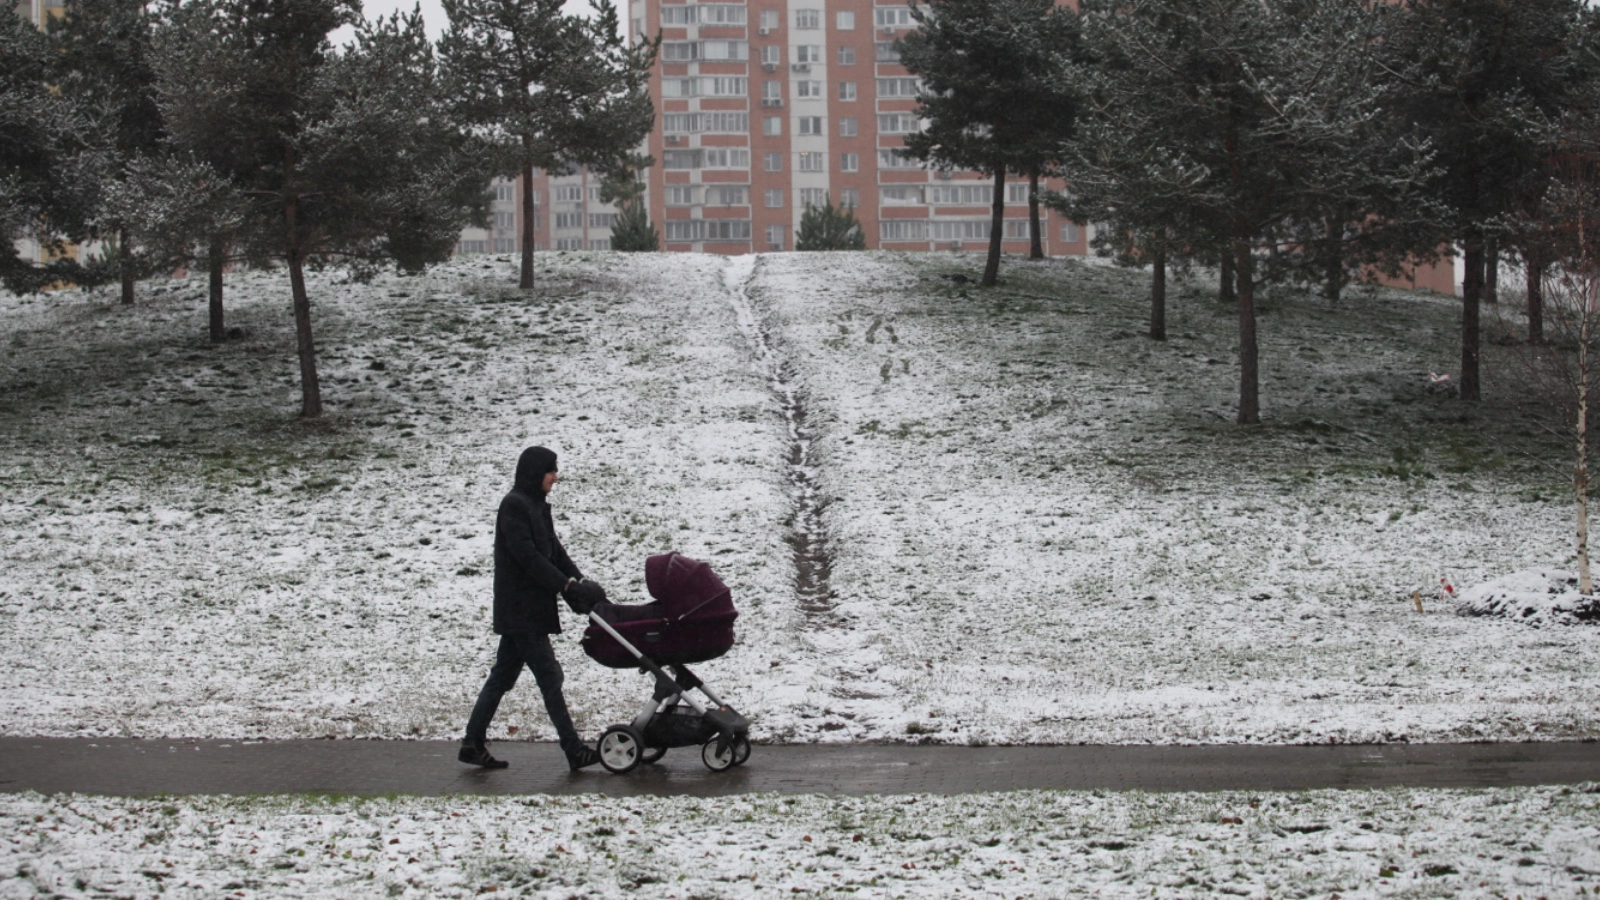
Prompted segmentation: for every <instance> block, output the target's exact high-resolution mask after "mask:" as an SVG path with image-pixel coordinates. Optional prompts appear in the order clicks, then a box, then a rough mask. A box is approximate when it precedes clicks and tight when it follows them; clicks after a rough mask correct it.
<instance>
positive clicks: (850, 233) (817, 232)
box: [794, 198, 867, 250]
mask: <svg viewBox="0 0 1600 900" xmlns="http://www.w3.org/2000/svg"><path fill="white" fill-rule="evenodd" d="M794 248H795V249H796V250H865V249H867V238H866V235H864V234H862V233H861V223H860V222H857V221H856V214H855V210H854V209H853V208H852V207H849V206H839V207H836V206H834V205H833V200H832V198H826V199H824V200H823V202H822V205H821V206H817V205H816V204H812V203H807V204H806V208H805V212H803V213H801V214H800V230H799V232H797V233H796V234H795V240H794Z"/></svg>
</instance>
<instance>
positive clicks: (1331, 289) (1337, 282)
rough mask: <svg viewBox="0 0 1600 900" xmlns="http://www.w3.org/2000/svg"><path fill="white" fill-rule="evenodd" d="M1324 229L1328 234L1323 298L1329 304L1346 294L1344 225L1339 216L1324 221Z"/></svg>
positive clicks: (1324, 260) (1323, 259)
mask: <svg viewBox="0 0 1600 900" xmlns="http://www.w3.org/2000/svg"><path fill="white" fill-rule="evenodd" d="M1323 227H1324V228H1326V229H1327V232H1328V233H1327V236H1326V240H1327V246H1326V247H1324V248H1323V258H1322V264H1323V272H1322V274H1323V279H1324V281H1323V284H1322V296H1323V297H1324V298H1326V299H1327V301H1328V302H1329V303H1337V302H1339V296H1340V295H1341V294H1343V293H1344V279H1345V275H1344V240H1343V239H1344V223H1343V222H1341V221H1340V220H1339V217H1338V216H1328V217H1327V218H1326V219H1324V220H1323Z"/></svg>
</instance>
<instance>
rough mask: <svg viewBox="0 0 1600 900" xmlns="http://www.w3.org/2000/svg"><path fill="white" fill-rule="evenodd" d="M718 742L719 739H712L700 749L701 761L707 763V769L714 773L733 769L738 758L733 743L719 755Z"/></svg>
mask: <svg viewBox="0 0 1600 900" xmlns="http://www.w3.org/2000/svg"><path fill="white" fill-rule="evenodd" d="M718 741H719V738H712V739H711V740H709V741H706V742H705V744H703V745H702V746H701V747H700V761H701V762H703V763H705V764H706V768H708V769H710V770H711V771H713V772H723V771H726V770H727V769H729V768H732V767H733V765H734V760H735V759H737V758H738V757H737V755H736V754H735V752H734V749H733V742H732V741H730V742H728V746H727V747H726V748H725V749H724V750H723V751H722V752H721V753H718V752H717V742H718Z"/></svg>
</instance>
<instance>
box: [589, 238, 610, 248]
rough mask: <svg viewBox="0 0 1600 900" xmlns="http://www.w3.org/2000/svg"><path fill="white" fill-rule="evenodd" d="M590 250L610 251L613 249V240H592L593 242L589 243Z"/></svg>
mask: <svg viewBox="0 0 1600 900" xmlns="http://www.w3.org/2000/svg"><path fill="white" fill-rule="evenodd" d="M589 249H590V250H610V249H611V239H610V238H597V239H595V240H592V241H590V242H589Z"/></svg>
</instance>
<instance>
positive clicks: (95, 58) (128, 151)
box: [49, 0, 164, 305]
mask: <svg viewBox="0 0 1600 900" xmlns="http://www.w3.org/2000/svg"><path fill="white" fill-rule="evenodd" d="M154 29H155V18H154V16H152V15H151V13H150V11H149V9H148V0H68V3H67V4H66V7H65V10H64V12H63V15H62V16H60V17H59V18H55V19H52V20H51V23H50V28H49V35H50V41H51V45H52V49H53V50H54V61H55V70H56V83H57V85H58V86H59V88H60V90H61V91H62V92H63V93H64V94H67V95H68V96H71V97H74V98H77V99H78V101H79V102H80V103H81V104H82V105H83V106H84V107H86V108H90V109H95V110H98V111H99V112H100V115H98V116H97V118H96V124H97V126H98V127H97V131H99V132H100V133H99V134H98V135H96V140H97V142H98V143H100V144H101V146H103V147H104V148H105V150H106V151H107V153H108V156H109V158H110V160H111V161H112V163H113V166H112V170H111V171H110V172H109V173H108V177H107V178H105V179H103V181H104V183H105V185H106V187H107V189H108V190H114V189H115V185H116V184H117V183H119V182H121V181H122V180H123V179H125V178H126V177H127V176H128V174H129V171H130V169H131V167H132V166H133V165H134V164H135V163H136V162H137V161H139V160H142V159H146V158H149V157H153V156H156V155H158V154H159V153H160V152H161V149H162V144H163V136H164V128H163V126H162V118H161V111H160V109H159V108H158V106H157V104H156V95H155V72H154V70H153V69H152V67H151V50H152V47H151V45H152V40H153V34H154ZM103 201H104V198H102V202H100V203H97V204H96V206H97V209H96V212H95V216H94V224H95V225H96V230H97V231H98V232H99V233H100V234H102V235H105V236H107V237H109V238H112V239H114V243H115V246H116V247H117V250H118V253H117V255H116V268H117V276H118V278H119V280H120V281H121V285H122V302H123V303H124V304H126V305H131V304H132V303H133V299H134V284H135V282H136V281H137V279H138V278H139V277H141V276H142V275H145V274H148V272H149V271H150V265H149V264H150V260H149V259H148V258H147V256H146V254H144V253H142V252H140V248H139V247H138V246H137V243H136V241H135V240H134V239H133V236H132V235H131V234H130V233H129V230H128V226H127V223H126V222H125V221H123V220H122V218H121V217H120V216H119V215H118V213H117V209H116V207H114V206H111V205H108V204H106V203H105V202H103ZM108 246H109V244H108Z"/></svg>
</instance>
